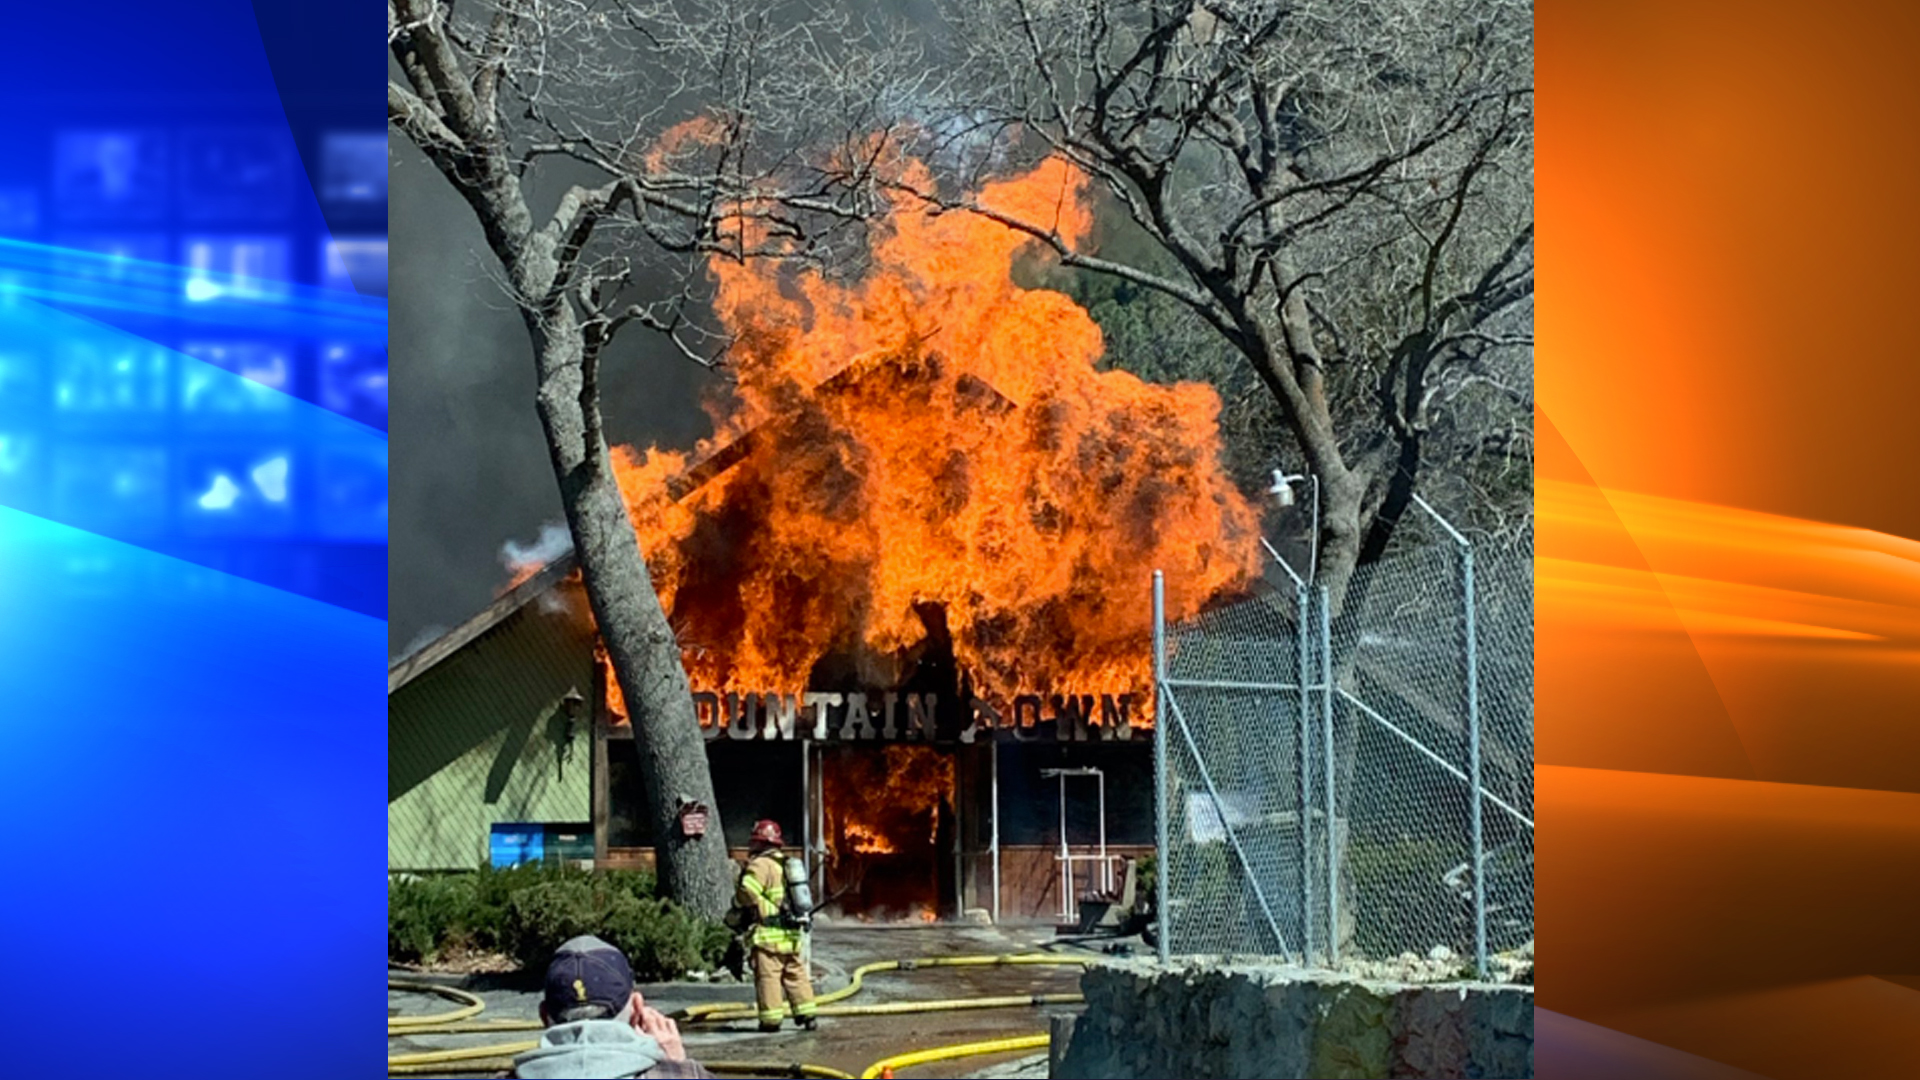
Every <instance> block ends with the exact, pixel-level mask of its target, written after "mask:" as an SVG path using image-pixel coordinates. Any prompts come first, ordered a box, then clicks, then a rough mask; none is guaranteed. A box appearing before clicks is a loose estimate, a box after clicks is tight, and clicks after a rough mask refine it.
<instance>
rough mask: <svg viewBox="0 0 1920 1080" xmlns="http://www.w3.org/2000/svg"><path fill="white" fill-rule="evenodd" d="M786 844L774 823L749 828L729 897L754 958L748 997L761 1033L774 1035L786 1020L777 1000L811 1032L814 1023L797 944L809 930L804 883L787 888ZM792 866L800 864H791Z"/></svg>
mask: <svg viewBox="0 0 1920 1080" xmlns="http://www.w3.org/2000/svg"><path fill="white" fill-rule="evenodd" d="M785 843H786V840H785V838H784V837H783V836H782V835H781V834H780V823H779V822H777V821H756V822H754V823H753V840H752V844H751V846H750V847H749V848H748V852H749V855H748V858H747V865H746V869H745V870H743V871H742V872H741V874H740V885H739V887H738V888H737V889H736V890H735V891H734V899H733V902H734V910H735V913H736V916H737V918H736V920H734V921H737V922H738V923H740V924H741V925H743V926H746V927H749V928H750V929H749V931H748V933H749V934H750V940H751V945H752V953H753V992H754V998H755V999H756V1001H757V1002H758V1004H759V1009H760V1030H761V1031H779V1030H780V1021H781V1018H782V1017H784V1016H785V1015H786V1010H785V1009H784V1008H783V1007H782V1003H781V995H782V992H783V991H784V993H785V996H786V1000H787V1001H788V1002H791V1003H792V1005H793V1019H794V1022H795V1023H796V1024H798V1025H799V1026H800V1027H802V1028H805V1029H806V1030H808V1031H812V1030H813V1029H814V1028H815V1027H816V1026H817V1025H818V1023H819V1020H818V1019H817V1018H816V1017H815V1015H814V1011H815V1009H816V1008H817V1006H815V1005H814V1002H813V980H812V979H810V978H809V977H808V975H807V963H806V960H805V959H804V957H802V955H801V949H800V938H801V935H802V934H804V933H805V932H806V931H807V929H808V928H809V927H810V926H811V924H812V914H811V912H809V911H807V910H805V904H804V903H798V902H796V901H802V900H804V899H805V897H804V896H803V895H802V896H796V895H795V894H796V893H802V894H804V893H805V892H806V891H808V890H807V889H806V879H805V876H804V874H801V875H800V881H799V882H797V883H794V885H795V887H790V886H789V882H788V876H789V873H788V867H787V862H788V860H786V859H784V858H782V857H781V854H780V848H781V846H782V845H783V844H785ZM792 861H793V862H795V863H796V864H797V863H798V862H799V860H797V859H796V860H792Z"/></svg>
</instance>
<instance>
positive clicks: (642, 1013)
mask: <svg viewBox="0 0 1920 1080" xmlns="http://www.w3.org/2000/svg"><path fill="white" fill-rule="evenodd" d="M540 1022H541V1023H543V1024H545V1025H547V1028H546V1030H545V1031H544V1032H542V1033H541V1035H540V1045H538V1046H536V1047H534V1048H533V1049H532V1050H529V1051H527V1052H526V1053H524V1054H521V1055H520V1056H519V1057H517V1058H515V1059H514V1062H513V1073H512V1075H513V1076H515V1077H519V1078H521V1080H563V1078H573V1080H600V1078H606V1080H614V1078H624V1077H647V1078H648V1080H678V1078H683V1077H705V1076H712V1075H713V1074H712V1073H710V1072H708V1071H707V1070H706V1067H705V1066H703V1065H701V1064H700V1063H699V1062H697V1061H694V1060H692V1059H691V1058H689V1057H687V1051H686V1047H685V1046H683V1045H681V1042H680V1029H679V1027H678V1025H676V1024H675V1023H674V1022H673V1021H672V1020H669V1019H667V1018H666V1017H665V1016H664V1015H662V1014H661V1013H660V1011H659V1010H658V1009H653V1008H649V1007H648V1006H647V1003H646V1000H645V999H644V998H642V997H641V996H640V992H639V991H637V990H635V989H634V988H633V967H632V965H630V964H628V963H627V958H626V956H625V954H623V953H621V951H620V950H619V949H616V948H614V947H613V946H612V945H609V944H607V943H606V942H604V941H601V940H600V939H599V938H597V937H592V936H584V937H577V938H574V939H573V940H572V941H569V942H567V943H566V944H565V945H562V946H560V948H559V950H558V951H556V952H555V953H554V954H553V961H552V962H551V963H549V964H548V965H547V989H546V994H545V995H544V996H543V997H542V998H541V1001H540Z"/></svg>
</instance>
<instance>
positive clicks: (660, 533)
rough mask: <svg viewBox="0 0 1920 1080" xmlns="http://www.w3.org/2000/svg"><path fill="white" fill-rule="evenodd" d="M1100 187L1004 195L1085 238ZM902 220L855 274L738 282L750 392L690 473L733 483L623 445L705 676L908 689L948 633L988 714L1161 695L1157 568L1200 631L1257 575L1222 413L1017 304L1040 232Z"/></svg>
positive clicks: (1052, 166)
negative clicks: (1115, 366)
mask: <svg viewBox="0 0 1920 1080" xmlns="http://www.w3.org/2000/svg"><path fill="white" fill-rule="evenodd" d="M908 170H909V172H910V173H913V174H914V175H913V176H911V177H910V179H912V180H914V181H915V182H916V183H925V182H927V178H926V176H925V175H924V169H922V168H921V167H920V166H918V165H910V166H909V167H908ZM1087 188H1088V184H1087V179H1086V177H1085V176H1084V175H1082V174H1081V173H1080V172H1078V171H1077V170H1075V169H1074V168H1072V167H1071V166H1069V165H1067V164H1064V163H1062V162H1059V161H1048V162H1046V163H1044V164H1042V165H1040V166H1039V167H1037V168H1035V169H1033V170H1032V171H1030V172H1028V173H1026V174H1024V175H1020V176H1016V177H1012V178H1009V179H1005V180H1001V181H998V182H995V183H991V184H988V185H987V186H986V187H985V188H984V189H983V190H982V191H981V192H980V195H979V197H980V200H981V201H982V202H983V203H984V204H985V205H987V206H990V207H993V208H996V209H999V210H1003V211H1006V212H1009V213H1015V214H1020V215H1022V216H1024V217H1026V218H1028V219H1029V220H1038V221H1052V222H1054V223H1055V224H1056V227H1057V228H1058V230H1059V232H1060V234H1061V235H1062V236H1064V237H1066V238H1068V239H1069V240H1070V241H1073V242H1076V243H1077V242H1079V241H1080V240H1082V239H1083V238H1084V237H1085V236H1086V235H1087V233H1088V231H1089V229H1090V228H1091V223H1092V219H1091V213H1090V211H1089V209H1088V205H1087ZM896 211H897V213H896V215H895V216H894V218H893V221H892V224H891V226H890V227H889V230H888V231H887V232H885V233H884V234H883V235H880V236H879V237H877V238H876V239H875V240H874V241H873V244H872V251H871V255H872V260H871V270H870V271H869V272H868V273H867V274H866V276H865V277H864V278H863V279H862V280H859V281H857V282H852V283H841V282H837V281H834V280H830V279H829V278H827V277H825V276H823V275H822V274H820V273H817V272H812V271H807V272H793V271H792V270H790V269H788V270H783V269H781V268H780V267H779V266H777V265H775V264H773V263H770V262H767V261H757V260H750V261H747V262H744V263H738V262H729V261H725V260H718V259H716V260H715V261H714V262H713V263H712V265H711V270H712V273H713V274H714V276H715V278H716V280H717V283H718V294H717V299H716V308H717V310H718V312H719V314H720V316H721V317H722V318H723V319H724V320H725V321H726V323H727V324H728V326H729V327H730V329H731V330H732V331H733V332H734V333H735V334H736V335H737V338H738V341H739V345H738V348H737V359H736V367H737V376H738V380H737V385H736V386H735V388H734V391H733V394H732V395H731V396H730V397H728V398H726V399H725V400H721V401H716V402H714V403H712V404H711V405H710V406H709V409H710V412H712V414H713V416H714V421H715V430H716V435H715V437H714V439H713V440H712V441H711V442H709V443H707V444H704V445H703V446H702V447H701V448H700V452H699V453H697V454H696V455H693V456H692V457H693V458H695V459H700V460H707V459H711V458H713V456H714V455H716V454H719V455H721V458H722V459H725V460H726V467H724V468H722V469H718V470H716V469H715V468H714V467H713V466H712V465H708V466H706V467H705V471H706V472H707V473H717V475H703V474H702V473H703V468H702V467H701V466H695V465H692V464H691V461H690V458H689V456H687V455H681V454H676V453H670V452H663V451H660V450H657V449H649V450H647V451H646V452H644V453H637V452H635V451H633V450H632V449H630V448H626V447H622V448H619V450H617V451H616V453H615V464H616V472H617V474H618V476H619V481H620V485H621V489H622V492H623V494H624V496H625V497H626V499H627V501H628V504H629V506H630V508H631V509H632V513H633V517H634V523H635V525H636V527H637V528H638V530H639V533H640V537H641V543H642V546H643V548H644V550H645V552H646V555H647V558H648V561H649V565H650V567H651V569H652V571H653V574H654V580H655V584H656V586H657V587H658V589H659V592H660V597H661V601H662V603H663V604H664V605H665V606H666V609H667V611H668V612H669V614H670V617H671V619H672V622H673V624H674V627H675V629H676V631H677V633H678V634H679V636H680V641H681V644H682V646H683V647H684V648H685V649H686V660H687V666H688V671H689V674H690V675H691V676H692V677H693V679H694V682H695V683H696V684H697V685H701V686H705V687H709V688H713V689H716V690H727V689H740V690H749V691H769V690H771V691H777V692H784V693H796V692H800V691H803V690H805V689H808V688H809V687H810V684H811V683H812V682H813V677H814V673H815V667H816V665H818V664H820V663H821V662H822V661H823V660H826V659H828V658H830V657H838V658H841V659H842V661H844V662H851V664H852V666H853V671H852V673H853V674H856V675H857V676H859V677H860V679H861V680H862V681H863V682H865V683H866V684H867V685H892V684H893V683H894V681H895V680H896V679H897V678H898V677H899V676H900V675H901V674H902V673H903V672H905V671H909V670H911V668H912V665H913V663H914V662H915V660H916V656H917V651H918V650H922V649H924V648H925V647H926V646H927V645H928V644H929V642H930V639H931V638H932V637H933V636H934V635H933V632H932V631H931V630H930V627H929V621H928V620H929V618H935V619H938V618H939V617H942V616H943V617H944V620H945V623H946V631H947V633H948V634H949V635H950V636H951V640H952V647H953V650H954V656H955V659H956V661H957V663H958V665H959V667H960V669H961V670H962V671H964V672H966V673H967V674H968V675H969V676H971V678H972V680H973V683H974V686H975V688H976V692H981V693H985V694H987V695H988V696H990V697H994V698H1001V699H1006V698H1010V697H1011V696H1012V695H1014V694H1016V693H1022V692H1034V693H1043V694H1048V693H1051V694H1069V693H1101V692H1107V693H1112V692H1120V691H1125V690H1129V689H1132V690H1139V689H1141V688H1143V687H1145V686H1146V685H1147V683H1148V681H1149V679H1150V656H1149V642H1148V637H1149V626H1148V623H1149V618H1150V614H1149V601H1148V588H1147V583H1148V574H1149V572H1150V571H1151V570H1153V569H1155V568H1159V569H1163V570H1165V571H1166V572H1167V593H1168V609H1169V614H1170V615H1172V616H1175V617H1178V616H1184V615H1189V614H1192V613H1193V612H1195V611H1196V610H1197V609H1198V608H1199V607H1200V606H1201V605H1202V604H1203V603H1205V602H1206V601H1207V600H1208V599H1210V598H1212V597H1214V596H1216V595H1219V594H1222V593H1227V592H1233V591H1238V590H1240V589H1243V588H1244V587H1245V586H1246V585H1247V584H1248V582H1249V581H1250V580H1251V579H1252V577H1253V575H1254V574H1255V573H1256V571H1257V567H1258V548H1257V538H1258V532H1257V529H1258V523H1257V515H1256V512H1255V511H1254V509H1253V507H1252V506H1251V505H1250V504H1249V503H1248V502H1247V500H1246V499H1245V498H1244V497H1243V496H1242V495H1241V494H1240V493H1239V492H1238V491H1237V490H1236V489H1235V488H1234V487H1233V486H1232V484H1231V483H1230V482H1229V481H1228V479H1227V478H1226V475H1225V473H1224V472H1223V470H1222V469H1221V467H1220V464H1219V451H1220V440H1219V431H1218V427H1217V422H1216V421H1217V417H1218V413H1219V408H1220V402H1219V398H1218V396H1217V395H1216V394H1215V392H1214V391H1213V389H1212V388H1211V387H1208V386H1204V385H1199V384H1192V383H1187V384H1180V385H1176V386H1159V385H1153V384H1149V383H1145V382H1142V381H1141V380H1140V379H1138V378H1136V377H1134V376H1133V375H1130V374H1127V373H1125V372H1122V371H1116V370H1101V369H1100V368H1099V366H1098V362H1099V360H1100V358H1101V354H1102V351H1103V347H1104V346H1103V342H1102V340H1101V335H1100V330H1099V328H1098V327H1097V326H1096V325H1095V324H1094V322H1093V320H1092V319H1091V318H1089V317H1088V315H1087V313H1086V312H1085V311H1084V310H1082V309H1081V308H1080V307H1078V306H1076V305H1075V304H1074V303H1073V302H1072V301H1071V300H1070V299H1068V298H1067V297H1066V296H1064V295H1062V294H1060V293H1057V292H1051V291H1046V290H1040V289H1026V288H1022V287H1020V286H1018V285H1017V284H1015V282H1014V280H1013V273H1012V272H1013V268H1014V266H1015V263H1016V261H1017V260H1018V259H1019V258H1021V257H1022V249H1023V247H1025V246H1026V245H1025V244H1024V242H1023V237H1022V236H1020V235H1018V234H1016V233H1014V232H1012V231H1011V230H1008V229H1006V228H1004V227H1002V226H1000V225H997V224H995V223H993V222H990V221H988V220H986V219H984V218H981V217H979V216H976V215H971V214H966V213H946V214H935V213H929V212H927V211H926V210H925V209H924V208H923V207H921V206H918V205H909V204H908V203H907V202H906V201H905V200H904V199H903V200H902V201H901V203H900V204H899V205H898V206H896ZM689 489H691V490H689ZM675 496H678V497H679V498H678V501H676V500H675ZM935 613H937V614H935ZM843 674H844V673H843ZM1142 696H1143V697H1147V696H1150V695H1142Z"/></svg>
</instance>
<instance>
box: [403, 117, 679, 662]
mask: <svg viewBox="0 0 1920 1080" xmlns="http://www.w3.org/2000/svg"><path fill="white" fill-rule="evenodd" d="M389 145H390V146H391V148H392V149H391V153H392V162H391V167H390V175H391V187H390V192H391V195H390V198H391V203H390V206H391V215H390V236H391V240H390V244H391V246H390V249H389V250H390V252H391V260H390V266H391V278H392V292H391V302H392V303H391V308H390V312H391V314H390V319H391V322H390V333H389V343H390V345H389V347H390V350H391V354H392V355H391V368H392V385H393V395H392V417H391V421H390V425H389V430H390V431H391V455H390V459H389V460H390V466H389V485H390V487H391V490H392V496H393V497H392V507H393V517H392V522H391V527H390V529H389V533H388V536H389V545H390V546H389V548H388V551H389V556H388V557H389V568H390V572H389V582H390V586H389V594H388V612H389V623H388V629H387V642H388V648H389V649H390V650H392V651H394V652H404V651H410V649H411V648H412V647H414V646H413V645H412V643H413V642H414V640H415V639H416V638H417V637H418V636H420V635H422V634H428V633H430V632H431V631H433V630H434V629H435V628H436V627H442V628H443V627H450V626H458V625H460V624H461V623H463V622H465V621H466V620H468V619H470V618H472V617H473V616H474V615H475V614H477V613H479V612H480V611H481V610H483V609H484V608H485V607H486V606H487V605H488V604H490V603H492V602H493V600H494V598H495V597H496V596H498V595H499V593H500V590H501V589H502V588H503V587H505V586H506V585H507V584H508V583H509V581H510V575H509V573H508V572H506V571H505V570H503V569H502V566H501V556H502V546H501V545H502V543H503V542H504V541H506V540H508V539H509V538H514V537H526V536H532V535H535V534H538V533H540V532H541V531H542V530H541V523H543V522H549V521H555V520H558V519H559V518H560V495H559V489H558V486H557V485H556V484H555V482H554V477H553V467H552V465H551V464H550V459H549V457H548V454H547V445H546V439H545V436H544V435H543V434H542V432H541V430H540V420H539V417H538V415H537V414H536V413H535V411H534V390H535V382H534V368H533V346H532V344H531V342H530V341H529V340H528V337H527V328H526V325H525V324H524V323H522V322H521V320H520V316H519V315H518V314H517V313H516V312H515V311H514V309H513V307H512V305H511V304H510V303H509V301H508V300H507V298H506V296H505V295H504V294H503V293H502V292H501V289H500V286H499V285H498V284H497V281H496V278H497V276H498V274H499V272H500V270H499V264H498V263H497V262H496V261H495V260H494V258H493V256H492V254H490V253H489V252H488V250H487V242H486V237H485V236H484V235H483V234H482V233H481V231H480V226H479V224H478V223H477V222H476V221H475V219H474V215H473V210H472V208H471V207H469V206H468V205H467V204H466V203H465V202H463V201H462V200H461V199H460V197H459V196H458V195H457V194H455V193H454V191H453V188H452V187H451V186H450V185H449V184H448V183H447V181H446V180H445V179H444V178H443V177H441V176H440V174H439V173H438V172H437V171H436V170H435V169H434V167H433V165H432V164H431V163H430V162H428V161H427V159H426V158H425V157H424V156H422V155H421V154H420V152H419V151H418V150H416V149H414V147H413V146H412V145H411V144H409V143H408V142H407V141H406V140H405V139H403V138H399V137H395V138H394V139H392V140H391V142H390V144H389ZM552 172H553V175H552V176H544V175H543V176H542V177H534V178H531V179H532V180H533V183H532V185H531V188H532V190H531V198H532V200H533V202H534V206H533V210H534V213H535V214H536V215H538V214H543V213H547V212H550V211H551V209H552V206H553V202H554V200H555V199H556V198H557V197H558V193H559V191H561V190H564V186H565V184H567V183H571V182H573V181H575V180H579V179H584V178H585V177H583V176H579V175H573V174H568V173H564V172H562V171H561V170H558V169H554V170H552ZM712 379H713V376H712V375H711V374H709V373H708V372H707V371H706V370H704V369H702V368H699V367H696V366H695V365H693V364H690V363H688V362H687V361H686V359H685V358H684V357H682V356H680V355H679V354H678V353H677V352H675V351H674V350H673V349H672V348H671V347H670V346H663V345H662V343H661V342H660V341H659V340H658V339H656V338H653V337H651V336H649V335H648V334H646V333H645V332H635V331H631V330H630V331H628V332H627V333H625V334H622V335H621V336H620V337H619V338H617V339H616V340H615V341H614V342H613V344H612V345H610V346H609V347H608V350H607V353H606V355H605V357H603V359H602V362H601V380H600V390H601V411H602V412H603V414H604V416H605V420H606V425H607V433H608V436H609V438H610V439H611V440H612V441H614V442H616V443H621V442H631V443H638V444H640V445H642V446H645V445H650V444H657V445H660V446H666V447H684V448H688V449H691V448H692V447H693V445H694V443H695V441H696V440H698V439H700V438H702V437H705V436H707V435H709V434H711V432H712V426H711V424H710V423H709V422H708V420H707V416H706V413H704V412H703V411H702V410H701V409H700V400H701V397H702V395H703V393H704V392H705V390H706V388H707V386H708V385H709V384H710V383H711V382H712ZM536 545H537V542H536ZM431 636H438V634H437V633H432V634H431V635H430V637H429V640H430V639H431ZM402 643H408V646H407V647H406V648H403V647H402Z"/></svg>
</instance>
